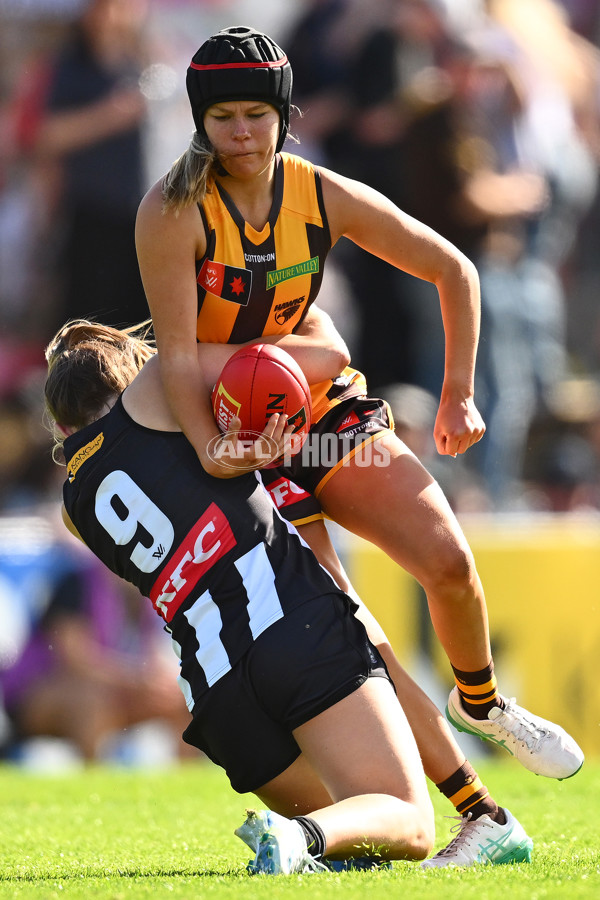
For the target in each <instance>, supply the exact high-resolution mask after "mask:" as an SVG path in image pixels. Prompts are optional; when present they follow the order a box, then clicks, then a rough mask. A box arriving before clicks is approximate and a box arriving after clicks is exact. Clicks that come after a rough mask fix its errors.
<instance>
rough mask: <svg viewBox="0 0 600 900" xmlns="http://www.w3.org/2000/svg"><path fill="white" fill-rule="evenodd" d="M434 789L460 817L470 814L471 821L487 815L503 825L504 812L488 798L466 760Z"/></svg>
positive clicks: (492, 799) (487, 793)
mask: <svg viewBox="0 0 600 900" xmlns="http://www.w3.org/2000/svg"><path fill="white" fill-rule="evenodd" d="M436 787H437V789H438V790H439V791H440V792H441V793H442V794H443V795H444V797H447V798H448V800H449V801H450V803H451V804H452V805H453V806H454V808H455V810H456V811H457V813H459V814H460V815H461V816H467V815H468V814H469V813H471V818H472V819H478V818H479V817H480V816H485V815H488V816H489V817H490V819H493V820H494V821H495V822H499V823H500V824H501V825H504V824H505V822H506V816H505V815H504V810H503V809H502V807H501V806H498V804H497V803H496V801H495V800H494V798H493V797H491V796H490V792H489V791H488V789H487V788H486V786H485V785H484V784H482V783H481V779H480V778H479V775H478V774H477V772H476V771H475V769H474V768H473V766H472V765H471V763H470V762H469V761H468V760H465V762H464V763H463V764H462V766H461V767H460V768H459V769H457V770H456V772H454V773H453V774H452V775H451V776H450V777H449V778H446V779H445V780H444V781H441V782H440V783H439V784H436Z"/></svg>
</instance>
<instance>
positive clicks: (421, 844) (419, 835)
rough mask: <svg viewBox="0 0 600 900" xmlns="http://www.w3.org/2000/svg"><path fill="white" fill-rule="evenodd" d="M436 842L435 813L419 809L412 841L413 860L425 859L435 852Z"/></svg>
mask: <svg viewBox="0 0 600 900" xmlns="http://www.w3.org/2000/svg"><path fill="white" fill-rule="evenodd" d="M434 842H435V823H434V818H433V812H431V811H429V810H427V811H425V810H421V809H418V807H417V814H416V815H415V818H414V830H413V834H412V836H411V839H410V855H411V857H412V858H413V859H425V858H426V857H427V856H429V854H430V853H431V851H432V850H433V845H434Z"/></svg>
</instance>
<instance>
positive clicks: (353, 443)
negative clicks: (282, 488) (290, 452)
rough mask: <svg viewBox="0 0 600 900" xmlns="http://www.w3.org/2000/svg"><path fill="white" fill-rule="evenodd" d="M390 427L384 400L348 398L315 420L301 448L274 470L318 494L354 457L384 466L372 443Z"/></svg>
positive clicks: (365, 463)
mask: <svg viewBox="0 0 600 900" xmlns="http://www.w3.org/2000/svg"><path fill="white" fill-rule="evenodd" d="M393 428H394V419H393V416H392V411H391V409H390V407H389V405H388V403H387V402H386V401H385V400H381V399H373V398H371V397H364V396H362V397H351V398H350V399H348V400H344V401H343V402H342V403H340V404H338V405H337V406H335V407H334V408H333V409H332V410H330V411H329V412H328V413H326V414H325V415H324V416H323V417H322V418H321V419H319V420H318V421H317V422H315V423H314V424H313V425H312V427H311V429H310V431H309V433H308V437H307V438H306V440H305V442H304V444H303V445H302V448H301V450H300V451H299V452H298V453H297V454H295V455H294V456H290V457H287V458H284V460H283V463H282V465H279V466H278V467H277V469H276V470H275V471H277V472H278V473H279V477H283V478H287V479H289V481H290V482H293V483H294V484H296V485H298V486H299V487H300V488H304V490H305V491H307V492H308V493H310V494H313V495H314V496H315V497H318V496H319V493H320V492H321V491H322V490H323V487H324V486H325V484H326V483H327V481H328V480H329V479H330V478H331V476H332V475H334V474H335V472H337V471H338V469H340V468H341V466H343V465H344V464H347V463H348V461H349V460H350V459H353V458H354V457H356V463H357V465H361V464H362V465H365V466H367V465H375V466H383V465H386V464H387V460H386V459H384V457H383V454H382V452H381V451H379V450H378V448H376V447H374V446H372V444H373V441H374V440H375V438H377V437H378V436H379V435H380V434H381V433H382V432H384V431H390V430H393ZM292 521H294V520H292ZM305 521H306V520H305Z"/></svg>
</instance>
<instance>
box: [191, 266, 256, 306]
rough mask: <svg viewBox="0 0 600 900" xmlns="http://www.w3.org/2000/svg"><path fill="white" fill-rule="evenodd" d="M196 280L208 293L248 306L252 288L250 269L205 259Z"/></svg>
mask: <svg viewBox="0 0 600 900" xmlns="http://www.w3.org/2000/svg"><path fill="white" fill-rule="evenodd" d="M196 281H197V282H198V284H199V285H200V287H201V288H204V290H205V291H208V293H209V294H214V295H215V296H216V297H220V298H221V299H222V300H228V301H229V302H230V303H237V304H238V306H248V302H249V300H250V290H251V288H252V272H251V271H250V269H238V268H237V267H236V266H226V265H224V264H223V263H220V262H214V261H213V260H212V259H206V260H205V261H204V262H203V264H202V268H201V269H200V274H199V275H198V277H197V279H196Z"/></svg>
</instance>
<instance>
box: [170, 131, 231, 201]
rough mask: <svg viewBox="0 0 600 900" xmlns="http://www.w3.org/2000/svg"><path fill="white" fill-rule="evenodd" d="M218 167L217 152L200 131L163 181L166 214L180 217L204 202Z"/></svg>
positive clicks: (195, 134)
mask: <svg viewBox="0 0 600 900" xmlns="http://www.w3.org/2000/svg"><path fill="white" fill-rule="evenodd" d="M217 166H218V163H217V155H216V153H215V151H214V150H213V149H212V147H210V146H209V145H207V143H206V141H204V140H203V139H202V136H201V135H199V134H198V132H197V131H196V132H195V133H194V136H193V138H192V140H191V142H190V145H189V147H188V148H187V150H186V151H185V153H183V154H182V155H181V156H180V157H179V159H177V160H175V162H174V163H173V165H172V166H171V168H170V169H169V171H168V172H167V174H166V175H165V177H164V178H163V183H162V196H163V212H174V213H175V214H176V215H177V213H178V212H180V211H181V210H182V209H184V208H185V207H186V206H191V205H192V204H194V203H202V201H203V200H204V198H205V197H206V194H207V192H208V190H209V182H210V181H211V179H212V176H213V173H214V172H215V170H216V168H217Z"/></svg>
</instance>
